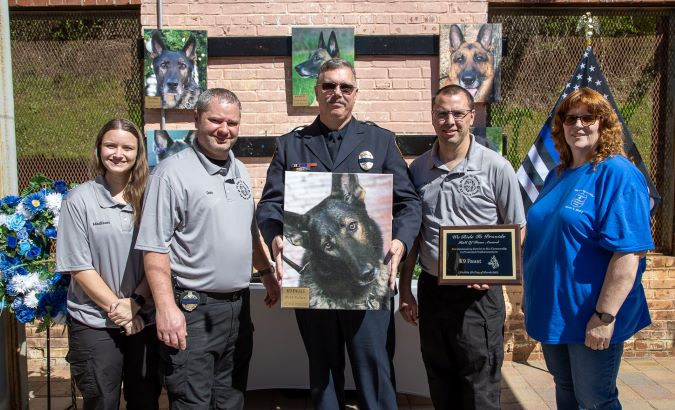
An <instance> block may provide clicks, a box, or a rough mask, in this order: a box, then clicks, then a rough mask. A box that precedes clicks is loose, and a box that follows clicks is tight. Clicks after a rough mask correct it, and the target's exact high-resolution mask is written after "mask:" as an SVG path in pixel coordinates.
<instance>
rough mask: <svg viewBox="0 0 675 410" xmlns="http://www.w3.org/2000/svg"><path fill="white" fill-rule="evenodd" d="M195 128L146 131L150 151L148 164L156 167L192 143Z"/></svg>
mask: <svg viewBox="0 0 675 410" xmlns="http://www.w3.org/2000/svg"><path fill="white" fill-rule="evenodd" d="M194 136H195V130H148V131H146V132H145V138H146V141H147V144H146V145H147V147H148V148H147V151H148V166H149V167H151V168H152V167H154V166H155V165H157V164H158V163H159V162H160V161H162V160H163V159H166V158H168V157H170V156H171V155H173V154H176V153H178V152H180V151H182V150H184V149H186V148H189V147H190V145H192V140H193V139H194Z"/></svg>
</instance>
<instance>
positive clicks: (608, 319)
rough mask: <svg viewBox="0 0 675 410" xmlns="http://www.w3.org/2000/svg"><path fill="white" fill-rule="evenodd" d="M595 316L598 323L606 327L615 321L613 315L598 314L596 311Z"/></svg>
mask: <svg viewBox="0 0 675 410" xmlns="http://www.w3.org/2000/svg"><path fill="white" fill-rule="evenodd" d="M595 314H596V315H597V316H598V318H599V319H600V321H601V322H602V323H604V324H606V325H608V324H610V323H612V322H613V321H614V319H615V317H614V315H610V314H609V313H600V312H598V311H597V310H596V311H595Z"/></svg>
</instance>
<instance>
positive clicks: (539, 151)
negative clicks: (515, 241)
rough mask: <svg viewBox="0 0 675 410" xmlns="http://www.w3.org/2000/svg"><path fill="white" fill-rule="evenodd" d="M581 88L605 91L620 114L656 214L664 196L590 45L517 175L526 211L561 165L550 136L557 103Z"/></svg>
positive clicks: (627, 145)
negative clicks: (642, 155)
mask: <svg viewBox="0 0 675 410" xmlns="http://www.w3.org/2000/svg"><path fill="white" fill-rule="evenodd" d="M581 87H588V88H592V89H594V90H595V91H597V92H599V93H600V94H602V95H603V96H604V97H605V98H606V99H607V100H608V101H609V103H610V104H611V105H612V108H613V109H614V111H615V112H616V114H617V115H618V117H619V121H621V126H622V128H623V134H624V150H625V151H626V155H627V156H628V157H629V158H630V159H631V160H632V161H633V163H634V164H635V165H636V166H637V167H638V168H639V169H640V172H642V175H644V177H645V180H646V181H647V187H648V188H649V197H650V208H651V211H652V213H653V212H654V210H655V209H656V206H657V205H658V203H659V201H661V197H660V196H659V194H658V192H656V187H655V186H654V182H653V181H652V178H651V177H650V175H649V172H647V168H646V167H645V163H644V161H642V157H641V156H640V153H639V152H638V149H637V147H636V146H635V142H633V136H632V134H631V133H630V131H629V130H628V127H626V122H625V121H624V120H623V117H622V116H621V112H619V109H618V108H617V106H616V103H615V102H614V97H612V93H611V91H609V86H608V85H607V79H605V76H604V75H603V74H602V71H600V65H599V64H598V61H597V60H596V59H595V55H594V54H593V49H592V48H591V47H588V48H586V50H585V51H584V54H583V56H582V57H581V60H580V61H579V64H577V68H576V69H575V70H574V74H573V75H572V77H571V78H570V80H569V81H568V82H567V84H565V89H564V90H563V91H562V93H561V94H560V97H558V100H557V101H556V103H555V105H554V106H553V109H552V110H551V112H550V113H549V116H548V119H547V120H546V123H545V124H544V126H543V127H542V129H541V131H539V136H538V137H537V139H536V140H535V141H534V144H533V145H532V147H531V148H530V151H529V152H528V153H527V156H526V157H525V160H523V163H522V164H521V165H520V168H519V169H518V172H517V176H518V181H519V182H520V192H521V194H522V196H523V204H524V205H525V210H527V209H529V207H530V205H532V203H533V202H534V201H535V199H537V196H538V195H539V191H540V190H541V188H542V186H543V185H544V179H546V175H548V173H549V171H551V170H552V169H553V168H555V166H556V165H557V164H558V159H559V158H558V153H557V152H556V150H555V147H554V146H553V138H551V128H552V120H553V114H554V113H555V110H556V109H557V108H558V104H560V103H561V102H562V100H563V99H565V97H567V95H568V94H570V93H571V92H572V91H574V90H578V89H579V88H581Z"/></svg>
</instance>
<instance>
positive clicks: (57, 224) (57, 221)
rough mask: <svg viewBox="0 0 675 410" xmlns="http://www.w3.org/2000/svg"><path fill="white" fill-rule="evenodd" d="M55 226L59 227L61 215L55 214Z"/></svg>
mask: <svg viewBox="0 0 675 410" xmlns="http://www.w3.org/2000/svg"><path fill="white" fill-rule="evenodd" d="M53 221H54V226H55V227H56V228H57V229H58V227H59V215H58V214H57V215H54V220H53Z"/></svg>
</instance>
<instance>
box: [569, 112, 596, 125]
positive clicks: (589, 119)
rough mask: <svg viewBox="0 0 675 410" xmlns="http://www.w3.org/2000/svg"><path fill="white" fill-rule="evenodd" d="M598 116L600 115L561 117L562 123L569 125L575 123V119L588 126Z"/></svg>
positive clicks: (593, 122)
mask: <svg viewBox="0 0 675 410" xmlns="http://www.w3.org/2000/svg"><path fill="white" fill-rule="evenodd" d="M598 118H600V117H598V116H597V115H566V116H565V118H564V119H563V124H565V125H567V126H568V127H569V126H571V125H576V123H577V120H581V125H583V126H584V127H588V126H590V125H593V124H595V122H596V121H597V120H598Z"/></svg>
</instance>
